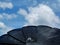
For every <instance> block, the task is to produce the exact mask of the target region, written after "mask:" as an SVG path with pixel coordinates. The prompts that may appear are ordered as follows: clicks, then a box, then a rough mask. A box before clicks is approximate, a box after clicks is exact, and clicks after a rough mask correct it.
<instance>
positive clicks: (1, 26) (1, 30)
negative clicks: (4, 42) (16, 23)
mask: <svg viewBox="0 0 60 45" xmlns="http://www.w3.org/2000/svg"><path fill="white" fill-rule="evenodd" d="M11 29H13V28H12V27H8V26H7V25H5V23H3V22H0V36H1V35H3V34H6V33H7V32H8V31H10V30H11Z"/></svg>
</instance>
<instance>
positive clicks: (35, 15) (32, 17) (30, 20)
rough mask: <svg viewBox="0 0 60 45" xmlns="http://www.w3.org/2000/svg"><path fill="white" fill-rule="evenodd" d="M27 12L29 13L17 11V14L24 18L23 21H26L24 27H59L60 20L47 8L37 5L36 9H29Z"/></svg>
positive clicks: (21, 10)
mask: <svg viewBox="0 0 60 45" xmlns="http://www.w3.org/2000/svg"><path fill="white" fill-rule="evenodd" d="M28 11H29V13H27V11H26V10H24V9H20V10H19V11H18V13H19V14H21V15H23V16H24V17H25V20H26V21H27V22H26V24H25V25H48V26H51V27H57V28H59V27H60V26H59V25H60V18H59V17H58V16H57V15H56V14H55V13H54V12H53V10H52V9H51V8H50V7H49V6H47V5H44V4H39V5H38V6H36V7H29V8H28Z"/></svg>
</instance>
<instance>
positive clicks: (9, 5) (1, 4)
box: [0, 2, 13, 9]
mask: <svg viewBox="0 0 60 45" xmlns="http://www.w3.org/2000/svg"><path fill="white" fill-rule="evenodd" d="M0 8H3V9H6V8H9V9H12V8H13V4H12V3H11V2H0Z"/></svg>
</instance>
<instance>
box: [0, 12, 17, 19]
mask: <svg viewBox="0 0 60 45" xmlns="http://www.w3.org/2000/svg"><path fill="white" fill-rule="evenodd" d="M13 18H17V15H16V14H8V13H2V14H0V19H8V20H10V19H13Z"/></svg>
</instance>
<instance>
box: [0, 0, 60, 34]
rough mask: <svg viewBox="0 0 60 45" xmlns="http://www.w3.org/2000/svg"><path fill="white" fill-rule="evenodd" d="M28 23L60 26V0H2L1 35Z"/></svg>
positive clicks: (0, 12) (0, 8) (0, 13)
mask: <svg viewBox="0 0 60 45" xmlns="http://www.w3.org/2000/svg"><path fill="white" fill-rule="evenodd" d="M27 25H47V26H51V27H56V28H60V0H0V35H3V34H5V33H6V32H8V31H10V30H12V29H16V28H21V27H23V26H27Z"/></svg>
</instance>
